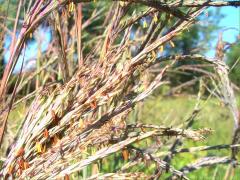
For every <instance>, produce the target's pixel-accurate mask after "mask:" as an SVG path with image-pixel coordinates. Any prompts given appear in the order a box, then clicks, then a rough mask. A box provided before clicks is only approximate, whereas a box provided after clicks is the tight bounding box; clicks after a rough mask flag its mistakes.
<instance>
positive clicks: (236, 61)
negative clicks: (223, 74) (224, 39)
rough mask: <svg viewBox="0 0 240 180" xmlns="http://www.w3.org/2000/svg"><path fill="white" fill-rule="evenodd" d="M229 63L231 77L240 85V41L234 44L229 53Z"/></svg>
mask: <svg viewBox="0 0 240 180" xmlns="http://www.w3.org/2000/svg"><path fill="white" fill-rule="evenodd" d="M227 64H228V65H229V67H230V69H231V71H230V74H229V76H230V79H231V80H232V81H233V83H234V84H236V85H237V86H240V42H239V41H238V43H237V44H236V45H234V46H233V47H232V48H231V49H230V51H229V52H228V53H227Z"/></svg>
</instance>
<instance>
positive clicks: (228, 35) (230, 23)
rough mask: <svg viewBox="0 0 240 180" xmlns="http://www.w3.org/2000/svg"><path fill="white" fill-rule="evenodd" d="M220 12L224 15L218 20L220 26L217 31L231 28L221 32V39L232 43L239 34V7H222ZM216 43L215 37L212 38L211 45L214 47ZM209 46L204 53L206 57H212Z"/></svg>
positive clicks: (212, 52)
mask: <svg viewBox="0 0 240 180" xmlns="http://www.w3.org/2000/svg"><path fill="white" fill-rule="evenodd" d="M221 13H222V14H223V15H224V16H225V17H224V18H222V20H221V21H220V23H219V25H220V26H221V27H222V28H221V29H219V30H218V32H216V33H219V32H221V31H222V30H223V29H225V28H233V29H230V30H227V31H225V32H224V33H223V40H224V41H227V42H230V43H233V42H236V39H237V37H238V36H239V35H240V7H238V8H235V7H222V8H221ZM216 43H217V38H216V39H214V40H212V42H211V46H212V47H213V48H214V46H216ZM213 48H211V49H210V50H209V51H208V53H207V54H206V55H207V56H208V57H214V53H215V51H214V49H213Z"/></svg>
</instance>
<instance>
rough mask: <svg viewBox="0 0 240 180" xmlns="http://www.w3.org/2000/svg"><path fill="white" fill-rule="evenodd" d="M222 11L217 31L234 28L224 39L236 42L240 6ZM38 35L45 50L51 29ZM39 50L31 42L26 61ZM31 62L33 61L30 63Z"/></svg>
mask: <svg viewBox="0 0 240 180" xmlns="http://www.w3.org/2000/svg"><path fill="white" fill-rule="evenodd" d="M221 12H222V14H224V15H225V17H224V18H223V19H222V20H221V21H220V24H219V25H220V26H221V27H222V28H221V29H219V31H218V32H216V33H219V32H220V31H221V30H222V29H225V28H234V30H232V29H231V30H228V31H225V32H224V34H223V39H224V41H227V42H234V41H236V37H237V36H238V35H240V7H238V8H235V7H222V8H221ZM38 36H41V37H42V38H43V40H42V42H43V43H42V44H41V50H42V51H44V50H46V48H47V47H48V45H47V44H48V43H49V41H50V33H49V30H47V29H41V30H40V31H39V32H38ZM6 42H7V43H6V44H5V47H8V45H9V43H10V40H7V41H6ZM216 42H217V38H216V39H213V40H212V41H211V47H209V51H208V52H207V53H206V56H208V57H214V53H215V52H214V47H215V45H216ZM37 51H38V47H37V44H36V43H30V44H29V45H28V46H27V48H26V54H25V61H27V60H28V59H32V58H34V57H36V56H37ZM5 59H6V60H8V59H9V52H7V53H6V55H5ZM22 59H23V57H22V56H20V59H19V61H18V63H17V65H16V68H15V72H16V71H18V70H19V69H20V67H21V63H22ZM33 63H34V62H33ZM30 64H31V63H29V65H30ZM24 67H26V66H24Z"/></svg>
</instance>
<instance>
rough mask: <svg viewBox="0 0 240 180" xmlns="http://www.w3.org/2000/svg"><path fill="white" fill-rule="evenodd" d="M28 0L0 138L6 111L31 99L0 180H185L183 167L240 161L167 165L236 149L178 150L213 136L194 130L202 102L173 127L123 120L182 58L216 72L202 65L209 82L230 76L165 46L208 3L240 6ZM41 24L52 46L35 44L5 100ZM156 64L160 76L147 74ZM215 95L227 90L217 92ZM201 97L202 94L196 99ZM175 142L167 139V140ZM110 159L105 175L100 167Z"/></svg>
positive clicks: (7, 74)
mask: <svg viewBox="0 0 240 180" xmlns="http://www.w3.org/2000/svg"><path fill="white" fill-rule="evenodd" d="M24 2H25V1H24ZM24 2H23V1H20V3H19V8H20V10H21V9H22V10H23V9H24V10H25V11H24V12H25V14H24V21H23V22H22V25H21V29H20V31H19V35H18V39H17V41H16V42H15V43H14V44H13V45H12V49H11V55H10V59H9V61H8V64H7V66H6V68H5V71H4V74H3V78H2V81H1V89H0V95H1V102H3V103H4V106H3V107H2V111H1V112H2V114H1V118H2V120H3V125H2V131H1V132H2V134H1V139H2V138H3V135H4V130H5V129H6V128H5V127H6V126H7V117H8V114H9V112H10V110H11V109H12V108H15V107H16V106H17V104H18V103H20V102H22V101H26V100H28V102H29V101H30V102H31V104H30V105H29V107H28V111H27V112H26V114H25V116H24V118H23V119H22V120H21V125H20V127H19V130H18V132H17V133H16V136H15V138H14V141H13V142H12V144H11V145H10V146H9V148H8V152H7V157H6V158H5V159H4V162H3V165H2V169H1V177H3V178H20V179H25V178H30V179H55V178H63V177H64V178H65V179H69V178H78V179H79V178H83V179H111V178H112V179H158V178H159V177H160V176H161V175H163V174H165V173H166V175H167V176H168V178H183V179H188V177H187V174H188V173H190V172H191V171H193V170H195V169H199V168H202V167H204V166H212V165H216V164H220V163H221V164H234V168H235V167H236V166H237V165H238V162H237V159H236V158H235V156H234V157H233V156H229V157H228V156H226V157H217V156H214V157H204V158H201V159H200V160H199V161H197V162H193V163H191V164H189V165H186V166H185V167H183V168H181V169H176V168H175V167H173V166H172V165H171V159H172V158H173V157H174V155H175V154H177V153H181V152H188V153H192V152H197V151H206V150H211V149H226V148H227V149H234V150H236V148H237V147H238V146H239V144H237V143H233V145H217V146H209V147H192V148H189V149H177V146H178V145H179V144H180V142H181V141H183V140H185V139H190V140H192V141H201V140H204V139H205V136H206V135H208V134H210V133H211V132H212V130H211V129H208V128H202V129H192V128H191V125H192V122H193V120H194V118H195V117H196V116H197V114H198V112H199V111H200V108H199V104H196V106H195V109H194V110H193V112H192V114H191V115H190V117H189V118H188V119H187V121H186V122H185V123H183V124H182V126H179V127H166V126H160V125H154V124H143V123H141V121H136V122H130V121H128V118H129V115H130V113H131V112H133V111H134V108H135V107H136V105H137V104H139V103H142V102H144V100H145V99H146V98H147V97H148V96H150V95H151V94H152V93H153V91H154V90H156V89H157V88H159V87H161V86H163V85H165V84H168V83H169V82H168V75H169V74H170V73H171V71H172V70H173V69H174V68H175V66H174V65H175V64H176V63H177V62H179V61H186V60H189V59H191V60H196V61H197V62H201V63H205V64H208V65H209V64H210V65H211V67H214V68H215V69H214V68H212V71H213V72H208V71H207V70H204V67H203V70H202V72H203V74H204V78H206V79H208V80H211V81H213V82H220V81H219V79H218V78H219V76H220V77H222V75H221V73H220V71H221V72H225V76H224V78H228V77H227V66H226V65H225V63H224V61H222V59H220V57H219V56H216V57H215V58H214V59H209V58H206V57H204V56H202V55H199V54H189V55H182V54H174V55H169V54H166V53H164V46H165V45H168V44H169V45H170V46H171V47H172V48H174V38H175V37H177V36H180V35H181V34H182V33H188V30H189V28H190V27H191V26H192V25H193V24H195V23H197V22H198V20H197V17H198V16H199V15H200V14H201V13H202V12H203V11H204V10H205V9H206V8H207V7H209V6H228V5H233V6H239V5H240V3H239V2H237V1H236V2H235V1H231V2H222V1H214V2H212V1H208V2H207V3H206V2H205V1H199V2H192V1H186V2H180V1H179V2H178V1H176V2H171V1H169V2H166V3H162V2H157V1H145V0H139V1H137V0H136V1H106V2H105V1H99V2H98V1H96V2H95V1H91V0H89V1H86V0H85V1H81V0H74V1H69V0H56V1H51V0H47V1H46V0H38V1H34V2H32V1H30V2H28V3H26V2H25V3H26V4H24V6H23V5H22V3H24ZM26 7H29V8H27V10H26ZM19 16H21V14H19ZM16 24H18V15H17V17H16ZM44 24H47V26H48V27H50V28H51V34H52V41H51V42H50V44H49V47H48V49H47V50H46V52H44V53H43V52H41V50H39V55H38V57H36V59H35V60H36V62H37V65H36V66H37V67H36V69H35V70H33V71H32V72H31V73H30V75H29V74H28V75H26V74H25V73H24V72H21V73H20V75H19V77H18V79H17V81H16V83H15V85H14V88H13V91H12V95H11V96H9V97H8V96H6V94H7V89H8V84H9V80H10V79H11V73H12V71H13V68H14V67H15V65H16V63H17V61H18V59H19V56H20V55H21V53H24V51H25V48H26V45H27V44H26V43H27V42H28V41H29V40H30V39H31V37H32V36H33V37H35V38H37V37H38V34H37V33H38V31H37V30H38V29H39V28H41V27H40V26H41V25H44ZM16 27H17V26H16ZM137 31H140V32H139V33H138V32H137ZM132 36H135V38H133V37H132ZM39 43H41V42H39ZM156 69H157V73H152V74H151V75H149V76H147V74H148V73H149V72H150V70H156ZM225 70H226V71H225ZM155 72H156V71H155ZM218 75H219V76H218ZM222 79H223V78H222ZM221 82H222V81H221ZM31 83H32V84H34V87H32V88H31ZM213 84H214V83H213ZM222 84H223V85H224V84H225V83H224V82H223V83H222ZM199 86H200V87H202V86H203V85H202V84H201V83H200V85H199ZM217 86H218V85H216V88H217ZM219 86H221V84H220V85H219ZM221 87H222V86H221ZM228 88H229V89H231V87H230V83H229V82H228ZM31 89H32V90H31ZM222 89H225V88H222ZM229 91H231V90H229ZM217 92H218V94H221V93H222V94H223V95H225V94H224V92H222V91H221V88H219V91H217ZM20 94H21V95H22V96H21V95H20ZM212 94H214V92H212V93H211V95H212ZM17 95H19V96H17ZM201 96H202V94H201V91H199V94H198V98H199V99H198V100H199V101H200V98H201ZM233 99H234V95H233V94H232V96H231V100H232V101H234V100H233ZM232 101H231V102H232ZM231 102H229V103H231ZM234 108H235V104H234ZM230 109H232V106H230ZM234 111H235V109H234ZM175 137H177V138H175ZM171 138H172V140H173V141H168V140H169V139H171ZM146 141H148V143H146ZM148 146H149V147H148ZM161 152H164V155H165V156H164V157H163V156H162V155H161ZM112 161H114V165H113V167H111V168H109V169H111V171H110V170H109V169H108V170H107V171H106V170H104V169H105V167H106V166H107V164H108V163H110V162H111V163H112ZM146 169H148V171H147V170H146Z"/></svg>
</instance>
